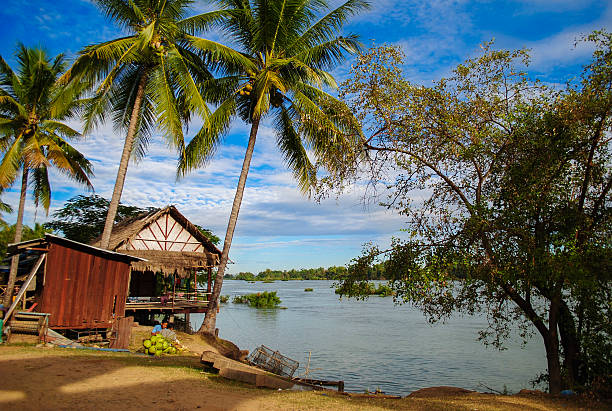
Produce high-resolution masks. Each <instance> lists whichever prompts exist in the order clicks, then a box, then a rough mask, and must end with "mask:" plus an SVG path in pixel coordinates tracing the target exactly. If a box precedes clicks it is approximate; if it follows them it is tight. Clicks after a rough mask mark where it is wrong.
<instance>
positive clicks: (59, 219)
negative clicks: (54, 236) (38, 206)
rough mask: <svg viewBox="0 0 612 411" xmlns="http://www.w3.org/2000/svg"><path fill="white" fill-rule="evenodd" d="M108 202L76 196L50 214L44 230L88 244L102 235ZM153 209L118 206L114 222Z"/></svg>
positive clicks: (96, 197)
mask: <svg viewBox="0 0 612 411" xmlns="http://www.w3.org/2000/svg"><path fill="white" fill-rule="evenodd" d="M109 203H110V202H109V200H107V199H105V198H103V197H100V196H99V195H95V194H94V195H90V196H84V195H78V196H76V197H72V198H71V199H69V200H68V201H66V203H65V204H64V206H63V207H62V208H60V209H58V210H57V211H55V212H54V213H53V214H52V217H53V219H52V220H51V221H48V222H46V223H45V224H44V226H45V228H49V229H52V230H54V231H58V232H61V233H62V234H64V236H65V237H66V238H69V239H70V240H74V241H79V242H81V243H86V244H87V243H89V242H91V241H92V240H93V239H95V238H97V237H98V236H100V234H102V230H103V229H104V222H105V220H106V214H107V213H108V205H109ZM154 209H155V208H154V207H149V208H140V207H136V206H128V205H124V204H121V203H120V204H119V207H117V214H116V215H115V222H117V223H118V222H120V221H123V220H125V219H127V218H131V217H135V216H137V215H139V214H142V213H147V212H150V211H152V210H154Z"/></svg>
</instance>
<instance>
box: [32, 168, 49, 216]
mask: <svg viewBox="0 0 612 411" xmlns="http://www.w3.org/2000/svg"><path fill="white" fill-rule="evenodd" d="M30 176H31V177H30V185H32V186H33V188H32V193H33V195H34V204H35V206H36V207H37V208H38V206H39V205H41V204H42V207H43V208H44V209H45V211H46V212H47V213H48V212H49V207H50V206H51V185H50V183H49V172H48V169H47V167H46V166H44V165H43V166H40V167H36V168H34V169H32V170H31V174H30Z"/></svg>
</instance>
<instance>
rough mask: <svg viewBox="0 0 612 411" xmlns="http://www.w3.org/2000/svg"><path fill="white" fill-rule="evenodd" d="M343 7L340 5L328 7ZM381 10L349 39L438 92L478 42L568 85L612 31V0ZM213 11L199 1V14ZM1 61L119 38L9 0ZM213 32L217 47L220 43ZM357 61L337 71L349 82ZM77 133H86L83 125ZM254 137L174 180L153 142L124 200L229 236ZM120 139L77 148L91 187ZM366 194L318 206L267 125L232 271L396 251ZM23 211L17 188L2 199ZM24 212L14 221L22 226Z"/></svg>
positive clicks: (97, 17)
mask: <svg viewBox="0 0 612 411" xmlns="http://www.w3.org/2000/svg"><path fill="white" fill-rule="evenodd" d="M330 3H332V4H334V5H335V4H339V3H340V2H339V1H337V0H332V1H330ZM372 4H373V7H372V9H371V10H370V11H369V12H367V13H363V14H362V15H360V16H358V17H356V18H354V19H353V21H352V23H351V24H350V25H349V26H347V27H346V28H345V32H354V33H357V34H359V35H360V36H361V39H362V42H363V43H364V44H365V45H366V46H369V45H372V44H378V45H380V44H384V43H388V44H394V45H398V46H400V47H401V48H402V50H403V51H404V53H405V55H406V62H407V64H406V67H405V73H406V75H407V76H408V77H409V78H410V79H411V80H412V81H414V82H418V83H422V84H431V81H432V80H437V79H439V78H440V77H443V76H445V75H448V74H449V73H450V71H451V69H452V68H453V67H454V66H455V65H456V64H457V63H459V62H461V61H462V60H464V59H465V58H467V57H470V56H474V55H475V54H476V53H477V52H478V50H479V44H481V43H483V42H485V41H489V40H491V39H493V38H495V40H496V45H497V46H498V47H502V48H510V49H516V48H523V47H526V48H529V49H531V54H532V64H531V66H530V69H529V72H530V74H531V75H532V76H533V77H536V78H540V79H541V80H542V81H545V82H547V83H552V84H561V83H564V82H565V81H566V80H568V79H570V78H571V77H570V76H571V75H572V74H575V73H578V72H579V71H580V67H581V66H582V65H583V64H584V63H585V62H587V61H588V60H589V58H590V53H591V50H590V49H589V48H588V47H586V46H584V45H579V46H578V47H574V41H575V40H576V39H577V38H578V37H580V36H581V35H583V34H587V33H589V32H591V31H592V30H595V29H602V28H607V29H608V30H610V29H612V3H610V2H608V1H595V0H593V1H588V0H584V1H583V0H516V1H492V0H474V1H467V0H465V1H464V0H432V1H427V2H425V1H420V0H378V1H376V0H375V1H373V2H372ZM207 8H210V6H207V5H206V4H205V3H204V2H198V1H196V2H195V4H194V14H195V13H196V12H197V11H203V10H206V9H207ZM0 21H2V25H0V54H1V55H2V57H3V58H4V59H5V60H7V61H8V62H9V64H10V65H11V66H13V67H15V60H14V56H13V53H14V51H15V48H16V47H15V46H16V44H17V43H18V42H23V43H24V44H26V45H27V46H43V47H44V48H45V49H46V50H47V51H48V52H49V53H50V54H52V55H56V54H58V53H62V52H63V53H65V54H66V55H67V56H69V57H73V56H74V55H75V54H76V53H77V52H78V51H79V50H80V49H81V48H82V47H84V46H86V45H88V44H92V43H97V42H100V41H104V40H108V39H111V38H114V37H116V36H119V35H120V32H119V31H118V29H117V28H116V27H114V26H113V24H112V23H109V22H108V21H106V20H105V19H104V17H103V16H102V14H101V13H100V12H99V11H98V10H97V9H96V8H95V6H94V5H93V4H92V2H91V1H88V0H54V1H48V0H46V1H40V0H3V1H2V6H1V8H0ZM210 36H212V37H214V38H217V39H219V37H218V35H216V34H215V33H211V34H210ZM350 63H351V60H350V59H349V60H347V62H346V63H345V64H343V65H342V66H339V67H337V68H336V69H335V70H334V71H333V74H334V75H335V76H336V78H337V79H339V80H342V79H343V78H345V77H346V76H347V73H348V72H349V69H350ZM74 126H75V127H77V128H79V123H78V121H75V122H74ZM247 133H248V129H247V127H246V126H245V125H244V124H241V123H238V122H237V123H235V125H234V127H233V128H232V130H231V132H230V134H229V135H228V136H227V138H226V139H225V144H224V145H223V146H222V148H221V149H220V150H219V152H218V153H217V155H216V157H215V159H214V160H213V161H212V162H211V163H210V164H209V165H208V166H207V167H206V168H204V169H201V170H197V171H195V172H193V173H191V174H190V175H189V176H187V177H186V178H184V179H182V180H180V181H178V182H177V181H176V180H175V166H176V158H175V155H174V154H173V153H172V152H171V151H170V150H169V149H168V148H167V147H166V145H165V143H164V140H163V139H162V138H161V137H160V138H156V139H155V140H154V141H153V143H152V144H151V146H150V149H149V154H148V156H147V158H146V159H145V160H143V161H142V162H140V163H138V164H134V163H131V164H130V169H129V170H128V175H127V181H126V185H125V188H124V194H123V197H122V202H124V203H126V204H134V205H138V206H141V207H147V206H155V207H163V206H165V205H167V204H174V205H176V206H177V207H178V208H179V210H180V211H181V212H183V213H184V214H185V215H186V216H187V217H188V218H189V219H191V220H192V221H193V222H194V223H196V224H200V225H202V226H205V227H209V228H211V229H212V230H213V231H214V232H215V233H217V234H218V235H219V236H220V237H223V236H224V233H225V226H226V224H227V219H228V217H229V211H230V207H231V202H232V200H233V195H234V190H235V186H236V183H237V179H238V174H239V172H240V167H241V165H242V157H243V154H244V149H245V147H246V139H247ZM123 137H124V136H122V135H117V134H116V133H115V132H114V131H113V128H112V126H111V125H110V124H109V125H105V126H102V127H100V128H99V129H98V130H96V131H95V132H93V133H92V134H91V135H89V136H87V139H86V140H84V141H82V142H78V143H77V144H76V146H77V147H78V148H79V149H80V150H81V151H82V152H83V153H84V154H85V155H86V156H87V157H88V158H89V159H90V160H91V161H92V163H93V164H94V171H95V174H96V176H95V179H94V180H93V183H94V188H95V191H96V193H97V194H100V195H102V196H105V197H107V198H108V197H110V194H111V192H112V187H113V184H114V180H115V176H116V170H117V166H118V159H119V156H120V152H121V148H122V144H123ZM52 185H53V187H52V189H53V202H52V207H51V212H53V210H55V209H57V208H59V207H61V206H62V204H63V203H64V201H65V200H66V199H68V198H70V197H72V196H74V195H77V194H83V193H84V192H83V190H82V188H80V187H77V186H75V185H74V184H73V183H71V182H69V181H67V180H66V179H65V178H63V177H62V176H57V175H56V176H54V179H53V180H52ZM361 194H362V192H361V191H360V188H359V187H357V188H356V189H355V190H353V191H352V192H350V193H347V194H346V195H345V196H343V197H341V198H339V199H335V198H334V199H330V200H326V201H323V202H322V203H320V204H319V203H315V202H313V201H311V200H309V199H307V198H305V197H303V196H302V195H300V193H299V192H298V190H297V188H296V185H295V183H294V182H293V180H292V177H291V174H290V173H289V172H288V171H287V169H286V168H285V167H284V165H283V163H282V160H281V157H280V155H279V152H278V150H277V149H276V147H275V139H274V135H273V133H272V130H271V129H270V128H269V127H266V126H264V127H263V128H262V129H261V131H260V135H259V137H258V141H257V146H256V150H255V156H254V160H253V163H252V168H251V172H250V174H249V180H248V182H247V189H246V192H245V195H244V200H243V205H242V209H241V211H240V218H239V221H238V227H237V230H236V233H235V237H234V242H233V246H232V251H231V253H230V257H231V258H232V260H234V261H235V262H236V264H234V265H231V266H230V267H229V272H231V273H236V272H239V271H252V272H258V271H261V270H263V269H265V268H273V269H290V268H301V267H319V266H329V265H344V264H346V263H347V262H349V260H350V259H351V258H353V257H355V256H356V255H357V254H358V253H359V251H360V249H361V246H362V244H363V243H365V242H367V241H375V242H379V243H381V244H385V243H388V241H389V239H390V238H391V236H393V235H400V234H399V230H400V229H401V227H402V218H401V217H399V216H397V215H394V214H393V213H391V212H388V211H386V210H384V209H382V208H379V207H377V206H376V205H375V204H370V205H369V206H367V207H366V206H364V205H363V204H362V202H361ZM3 200H4V201H6V202H9V203H10V204H12V205H14V206H16V204H17V189H16V187H14V188H13V189H12V190H10V191H9V192H8V193H6V195H5V196H4V198H3ZM26 213H27V214H26V223H27V224H31V223H32V222H33V221H34V219H35V218H36V221H37V222H44V221H45V220H46V217H45V213H44V211H43V210H35V209H34V207H33V204H32V203H31V202H28V208H27V211H26ZM15 218H16V217H15V215H7V216H5V219H6V220H7V221H14V220H15Z"/></svg>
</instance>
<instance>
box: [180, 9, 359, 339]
mask: <svg viewBox="0 0 612 411" xmlns="http://www.w3.org/2000/svg"><path fill="white" fill-rule="evenodd" d="M216 3H217V4H219V5H220V6H222V7H225V8H226V12H227V14H226V16H225V17H224V18H222V19H220V20H218V21H216V22H215V23H216V24H215V25H216V26H217V27H220V28H221V29H223V30H224V32H225V33H227V35H228V36H229V38H230V40H231V42H232V44H236V45H237V46H238V47H239V49H236V50H235V49H232V48H230V47H225V46H220V45H218V44H211V43H209V42H208V43H205V42H202V41H195V42H194V44H195V45H196V46H197V47H199V48H200V49H202V50H206V51H207V52H208V55H209V58H210V59H211V60H212V61H213V62H214V63H215V64H216V67H217V68H218V70H219V72H220V73H221V77H220V78H218V79H214V80H211V81H209V82H207V83H205V95H206V98H207V100H208V101H210V102H212V103H213V104H216V105H217V108H216V110H215V112H214V113H213V114H211V115H210V116H209V117H208V118H207V119H206V120H205V122H204V126H203V127H202V129H201V130H200V132H199V133H197V134H196V135H195V137H194V138H193V139H192V140H191V142H190V143H189V145H188V146H187V147H186V149H185V151H184V153H183V156H182V158H181V162H180V165H179V172H181V173H185V172H187V171H189V170H191V169H194V168H196V167H199V166H201V165H203V164H205V163H206V162H207V161H208V160H209V159H210V158H211V156H212V155H213V153H214V151H215V148H216V147H217V146H218V145H219V144H220V142H221V137H222V136H223V135H224V134H225V133H226V132H227V130H228V129H229V127H230V123H231V121H232V120H233V119H234V118H235V117H236V116H238V117H240V118H241V119H242V120H243V121H245V122H246V123H247V124H250V127H251V130H250V133H249V141H248V145H247V149H246V153H245V157H244V162H243V166H242V171H241V173H240V178H239V180H238V187H237V189H236V195H235V197H234V202H233V205H232V211H231V213H230V218H229V222H228V226H227V231H226V234H225V241H224V245H223V255H222V257H221V263H220V266H219V270H218V273H217V278H216V281H215V287H214V290H213V294H212V296H211V305H210V306H209V309H208V310H207V312H206V316H205V318H204V322H203V323H202V326H201V327H200V330H199V332H206V333H212V332H214V329H215V323H216V315H217V306H218V298H219V295H220V293H221V286H222V284H223V275H224V273H225V267H226V265H227V261H228V254H229V250H230V247H231V243H232V238H233V235H234V230H235V227H236V222H237V220H238V212H239V210H240V204H241V202H242V196H243V193H244V188H245V184H246V179H247V174H248V171H249V166H250V162H251V158H252V155H253V150H254V147H255V140H256V138H257V133H258V130H259V127H260V125H261V122H262V121H263V120H264V119H265V118H266V116H269V117H271V118H272V119H273V126H274V129H275V131H276V137H277V143H278V147H279V148H280V150H281V152H282V154H283V156H284V159H285V162H286V163H287V165H288V166H289V168H290V169H291V170H292V171H293V174H294V176H295V177H296V179H297V181H298V185H299V187H300V188H301V189H302V190H303V191H305V192H306V191H308V190H309V189H310V188H311V187H312V186H313V185H314V183H315V181H316V165H315V164H313V163H312V162H311V160H310V157H309V153H308V152H307V149H310V150H311V151H312V156H313V157H314V158H315V159H316V161H317V162H318V164H317V165H322V166H324V167H327V168H333V167H335V166H336V162H337V160H338V159H339V158H340V157H342V155H343V154H344V153H345V152H346V149H345V147H346V146H347V145H350V144H352V143H353V141H352V140H351V139H350V138H347V136H349V135H350V134H349V133H348V131H349V130H352V129H353V128H354V127H355V126H356V125H355V123H354V121H353V119H352V117H347V116H338V115H337V114H338V112H339V111H338V107H341V106H342V104H341V103H340V102H339V101H337V100H336V99H334V98H333V97H332V96H331V95H329V94H327V93H326V92H324V91H323V90H322V87H336V83H335V81H334V79H333V77H332V76H331V75H330V74H329V73H327V72H326V71H325V70H327V69H329V68H331V67H334V66H335V65H336V64H337V63H339V62H340V61H342V60H343V59H344V55H345V54H346V53H353V52H355V51H356V50H357V49H358V47H359V43H358V41H357V37H356V36H355V35H349V36H339V35H338V31H339V30H340V29H341V27H342V26H343V25H344V23H345V22H346V21H347V19H348V18H349V17H350V16H352V15H354V14H355V13H357V12H359V11H360V10H363V9H364V8H366V7H367V6H368V2H367V1H362V0H349V1H346V2H344V3H343V4H342V5H340V6H339V7H338V8H336V9H333V10H330V9H329V5H328V2H327V1H322V0H300V1H284V0H272V1H261V0H252V1H247V0H218V1H217V2H216ZM324 13H327V14H324ZM317 18H319V19H318V20H316V19H317Z"/></svg>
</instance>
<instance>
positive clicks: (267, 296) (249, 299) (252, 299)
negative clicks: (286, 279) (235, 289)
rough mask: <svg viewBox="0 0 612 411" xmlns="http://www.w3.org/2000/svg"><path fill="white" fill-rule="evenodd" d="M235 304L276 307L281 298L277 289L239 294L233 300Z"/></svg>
mask: <svg viewBox="0 0 612 411" xmlns="http://www.w3.org/2000/svg"><path fill="white" fill-rule="evenodd" d="M232 302H233V303H234V304H248V305H249V306H251V307H254V308H276V307H277V306H278V305H279V304H280V303H281V299H280V298H278V296H277V295H276V291H270V292H268V291H264V292H261V293H255V294H247V295H237V296H235V297H234V299H233V300H232Z"/></svg>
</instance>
